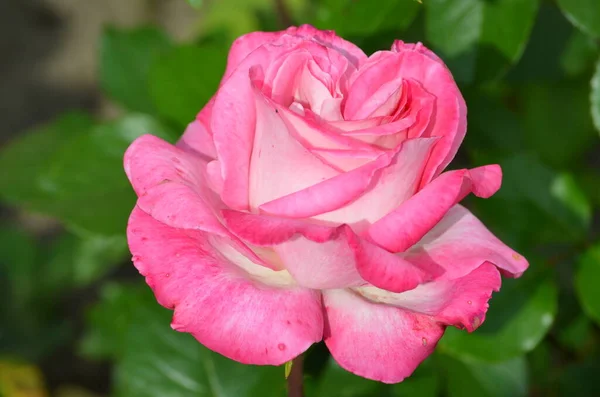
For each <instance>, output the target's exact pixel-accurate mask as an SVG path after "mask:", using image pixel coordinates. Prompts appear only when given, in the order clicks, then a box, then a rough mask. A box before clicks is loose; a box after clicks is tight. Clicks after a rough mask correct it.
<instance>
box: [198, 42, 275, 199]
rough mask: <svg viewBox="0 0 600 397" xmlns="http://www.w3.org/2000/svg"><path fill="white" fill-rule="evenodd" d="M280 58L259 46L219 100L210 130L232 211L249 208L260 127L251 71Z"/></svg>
mask: <svg viewBox="0 0 600 397" xmlns="http://www.w3.org/2000/svg"><path fill="white" fill-rule="evenodd" d="M276 55H278V54H275V53H274V52H273V51H269V50H267V49H266V48H265V47H264V46H263V47H259V48H258V49H257V50H256V51H254V52H252V54H251V55H249V56H247V57H246V58H245V59H244V61H243V62H242V63H241V64H240V65H239V66H238V67H237V69H236V70H235V71H233V72H232V73H231V75H230V76H229V78H227V80H226V81H224V82H223V84H222V85H221V88H220V89H219V91H218V92H217V95H216V97H215V102H214V107H213V112H212V113H213V114H212V118H211V126H210V129H211V131H212V133H213V137H214V143H215V147H216V149H217V153H218V157H219V164H220V165H221V175H222V177H223V191H222V193H221V198H222V199H223V201H224V202H225V203H226V204H227V205H228V206H229V207H231V208H235V209H241V210H246V209H248V184H249V181H248V175H249V168H250V156H251V154H252V143H253V140H254V129H255V126H256V109H255V105H254V103H255V101H254V90H253V88H252V86H251V84H250V77H249V73H250V68H252V67H255V68H260V66H257V65H266V64H268V63H269V62H270V61H271V60H272V59H273V58H274V57H275V56H276Z"/></svg>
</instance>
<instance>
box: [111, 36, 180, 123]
mask: <svg viewBox="0 0 600 397" xmlns="http://www.w3.org/2000/svg"><path fill="white" fill-rule="evenodd" d="M169 47H170V40H169V38H168V37H167V36H166V35H165V34H164V33H163V32H162V31H160V30H157V29H155V28H140V29H136V30H131V31H121V30H116V29H114V28H108V29H106V30H105V31H104V34H103V36H102V42H101V44H100V83H101V85H102V88H103V89H104V91H105V92H106V93H107V94H108V95H110V96H111V97H112V98H113V99H114V100H115V101H117V102H119V103H121V104H122V105H123V106H125V107H127V108H128V109H131V110H133V111H139V112H147V113H150V112H153V111H154V110H155V109H154V106H153V104H152V101H151V99H150V95H148V94H149V93H148V79H149V71H150V65H152V63H153V62H154V61H155V60H156V59H158V58H159V57H160V56H161V53H162V52H163V51H165V50H166V49H168V48H169Z"/></svg>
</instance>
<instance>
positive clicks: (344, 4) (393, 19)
mask: <svg viewBox="0 0 600 397" xmlns="http://www.w3.org/2000/svg"><path fill="white" fill-rule="evenodd" d="M419 7H420V5H419V4H418V3H417V2H415V1H410V0H400V1H398V0H380V1H369V0H357V1H348V0H324V1H321V2H319V3H318V8H317V11H316V19H315V21H314V24H315V26H316V27H318V28H320V29H329V30H335V31H336V33H337V34H339V35H342V36H344V35H357V36H364V35H370V34H373V33H375V32H377V31H382V30H386V29H389V30H394V31H399V30H403V29H406V28H407V27H408V26H409V25H410V24H411V22H412V21H413V20H414V19H415V17H416V16H417V13H418V11H419Z"/></svg>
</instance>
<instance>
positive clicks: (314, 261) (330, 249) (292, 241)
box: [223, 210, 365, 289]
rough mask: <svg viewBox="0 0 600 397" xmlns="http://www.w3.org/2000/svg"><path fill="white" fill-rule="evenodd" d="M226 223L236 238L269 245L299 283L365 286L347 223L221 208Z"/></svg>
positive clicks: (316, 285)
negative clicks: (332, 224) (331, 223)
mask: <svg viewBox="0 0 600 397" xmlns="http://www.w3.org/2000/svg"><path fill="white" fill-rule="evenodd" d="M223 217H224V218H225V221H226V223H227V226H228V227H229V229H230V230H231V231H233V233H235V234H236V235H237V236H238V237H240V238H242V239H244V240H245V241H248V242H250V243H252V244H254V245H258V246H271V247H273V248H274V250H275V251H276V252H277V254H278V255H279V257H280V258H281V260H282V262H283V264H284V265H285V268H286V269H287V270H288V271H289V272H290V274H291V275H292V276H293V277H294V279H295V280H296V281H297V282H298V284H299V285H301V286H303V287H306V288H313V289H329V288H345V287H351V286H358V285H364V284H365V281H364V280H363V279H362V278H361V277H360V275H359V274H358V272H357V270H356V263H355V260H354V255H353V252H352V250H351V248H350V246H349V244H348V238H347V233H348V230H347V229H349V228H348V227H347V226H340V227H338V228H334V227H330V226H325V225H317V224H313V223H309V222H308V221H305V220H296V219H286V218H279V217H274V216H268V215H255V214H248V213H243V212H238V211H230V210H224V211H223Z"/></svg>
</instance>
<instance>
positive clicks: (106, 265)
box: [40, 233, 128, 295]
mask: <svg viewBox="0 0 600 397" xmlns="http://www.w3.org/2000/svg"><path fill="white" fill-rule="evenodd" d="M57 240H58V241H56V242H53V244H52V246H51V248H50V250H49V252H48V253H47V257H48V258H49V260H48V262H47V263H45V264H44V267H43V268H42V269H40V273H41V276H42V278H41V283H42V284H43V285H44V289H45V290H46V292H47V294H51V295H56V294H57V292H61V291H63V290H64V289H65V288H80V287H84V286H86V285H88V284H90V283H92V282H94V281H96V280H98V279H99V278H100V277H102V276H104V275H106V274H107V273H108V272H109V271H110V270H112V269H113V268H114V267H115V266H116V265H118V264H119V263H120V262H121V261H122V260H123V259H124V258H125V257H126V255H127V252H128V250H127V241H126V239H125V236H124V235H116V236H102V235H87V236H78V235H75V234H72V233H64V234H63V235H62V236H61V237H60V238H58V239H57Z"/></svg>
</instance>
